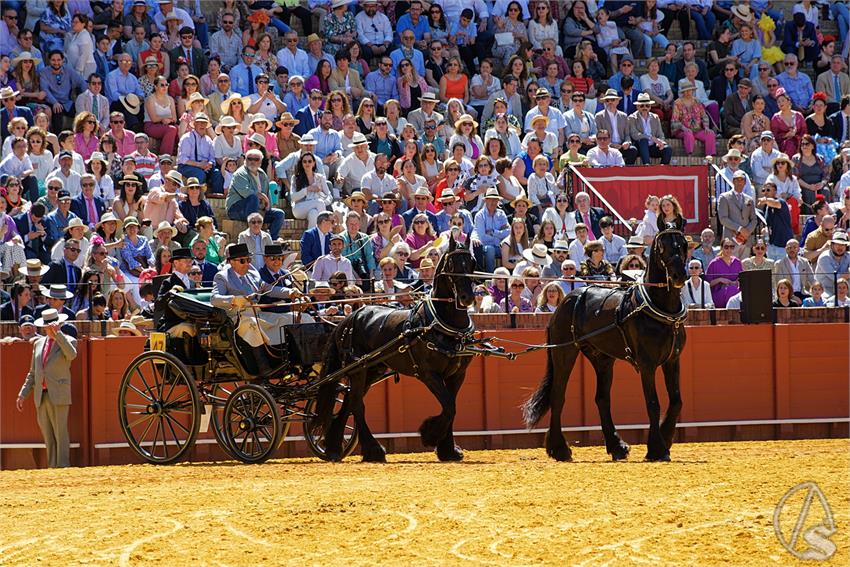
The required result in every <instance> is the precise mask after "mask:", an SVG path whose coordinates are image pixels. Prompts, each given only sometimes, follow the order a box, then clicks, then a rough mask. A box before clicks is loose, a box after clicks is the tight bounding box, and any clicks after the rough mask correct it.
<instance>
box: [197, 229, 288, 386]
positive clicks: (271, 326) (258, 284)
mask: <svg viewBox="0 0 850 567" xmlns="http://www.w3.org/2000/svg"><path fill="white" fill-rule="evenodd" d="M225 255H226V257H227V264H228V265H227V267H226V268H224V269H223V270H222V271H220V272H219V273H217V274H216V275H215V278H214V279H213V293H212V297H211V298H210V302H211V303H212V304H213V305H215V306H216V307H220V308H222V309H225V310H226V311H227V312H228V315H229V316H230V318H231V320H233V321H234V323H235V322H236V321H237V316H238V321H239V326H238V327H237V328H236V334H238V335H239V336H240V337H241V338H242V339H243V340H244V341H245V342H246V343H248V345H249V346H250V347H251V349H252V353H253V355H254V361H255V363H256V365H257V372H258V373H259V374H260V375H262V376H268V375H269V374H271V372H272V370H273V369H272V366H271V364H270V362H269V358H268V352H267V350H266V348H265V345H266V344H267V343H271V342H272V341H274V342H279V338H280V336H281V332H280V327H281V324H285V322H283V323H281V324H278V322H277V320H276V319H277V317H280V316H281V315H284V316H286V318H287V319H289V317H288V315H287V314H285V313H284V314H271V313H270V314H268V315H265V314H264V315H263V317H262V318H258V317H256V316H255V315H254V312H253V311H250V310H246V308H248V307H250V306H251V305H252V303H254V302H255V301H256V300H257V299H258V298H260V297H269V298H274V299H286V298H287V297H288V296H289V294H285V295H284V293H283V291H281V290H279V289H275V288H273V287H272V286H270V285H269V284H267V283H265V282H263V280H262V279H261V278H260V273H259V272H258V271H257V270H256V269H254V267H253V266H252V265H251V252H250V251H249V250H248V246H247V245H246V244H228V245H227V248H226V249H225ZM240 312H241V316H239V315H240ZM275 315H276V316H277V317H274V316H275ZM267 332H268V334H267Z"/></svg>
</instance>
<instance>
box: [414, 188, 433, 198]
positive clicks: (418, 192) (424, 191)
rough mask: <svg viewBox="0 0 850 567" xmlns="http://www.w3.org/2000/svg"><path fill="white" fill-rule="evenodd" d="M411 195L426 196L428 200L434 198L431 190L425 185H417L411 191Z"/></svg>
mask: <svg viewBox="0 0 850 567" xmlns="http://www.w3.org/2000/svg"><path fill="white" fill-rule="evenodd" d="M413 197H414V198H416V197H426V198H427V199H428V200H429V201H433V200H434V196H433V195H431V191H430V190H429V189H428V188H427V187H419V188H417V189H416V191H414V192H413Z"/></svg>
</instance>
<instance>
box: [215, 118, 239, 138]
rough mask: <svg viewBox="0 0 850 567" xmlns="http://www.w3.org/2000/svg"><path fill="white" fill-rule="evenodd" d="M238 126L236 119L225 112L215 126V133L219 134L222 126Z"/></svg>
mask: <svg viewBox="0 0 850 567" xmlns="http://www.w3.org/2000/svg"><path fill="white" fill-rule="evenodd" d="M239 126H240V124H239V123H238V122H237V121H236V119H235V118H233V117H232V116H230V115H229V114H225V115H224V116H222V117H221V120H220V121H219V123H218V126H216V127H215V133H216V134H219V135H220V134H221V129H222V128H239Z"/></svg>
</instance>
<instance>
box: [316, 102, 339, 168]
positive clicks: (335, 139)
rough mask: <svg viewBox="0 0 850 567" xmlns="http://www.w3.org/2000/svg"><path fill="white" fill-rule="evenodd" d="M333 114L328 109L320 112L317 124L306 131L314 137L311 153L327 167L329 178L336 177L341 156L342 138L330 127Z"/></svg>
mask: <svg viewBox="0 0 850 567" xmlns="http://www.w3.org/2000/svg"><path fill="white" fill-rule="evenodd" d="M333 119H334V115H333V112H331V111H330V110H329V109H327V108H326V109H325V110H324V111H323V112H322V115H321V118H320V123H319V126H318V127H316V128H313V129H312V130H310V131H309V132H308V134H312V135H313V137H314V138H315V139H316V149H315V150H314V152H313V153H315V154H316V156H318V158H319V159H321V160H322V163H323V164H325V165H326V166H327V167H328V173H329V174H330V177H329V179H336V170H337V168H338V167H339V164H340V160H341V158H342V140H341V138H340V135H339V132H337V131H336V130H334V129H333V128H332V126H333Z"/></svg>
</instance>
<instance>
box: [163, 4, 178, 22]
mask: <svg viewBox="0 0 850 567" xmlns="http://www.w3.org/2000/svg"><path fill="white" fill-rule="evenodd" d="M161 3H162V2H160V4H161ZM168 20H177V21H178V22H182V21H183V20H182V19H181V18H180V16H178V15H177V12H168V13H167V14H166V15H165V19H164V20H163V21H165V22H167V21H168Z"/></svg>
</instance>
